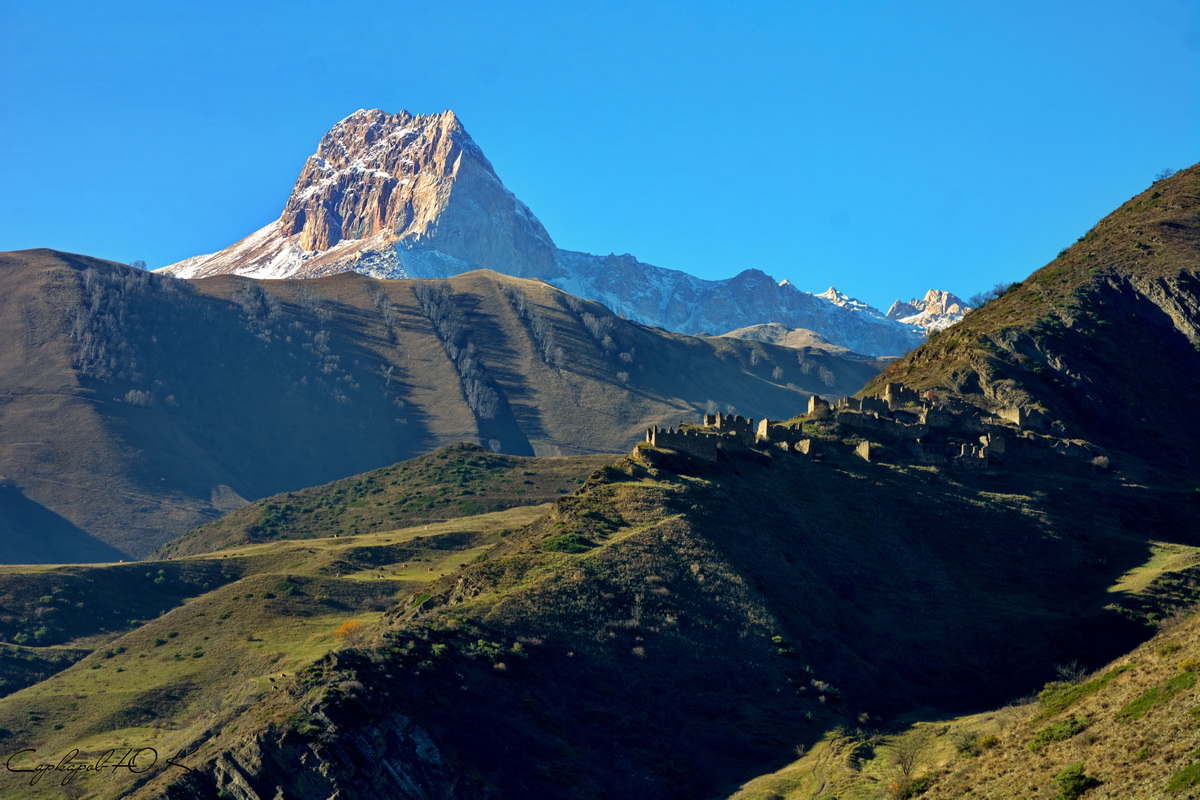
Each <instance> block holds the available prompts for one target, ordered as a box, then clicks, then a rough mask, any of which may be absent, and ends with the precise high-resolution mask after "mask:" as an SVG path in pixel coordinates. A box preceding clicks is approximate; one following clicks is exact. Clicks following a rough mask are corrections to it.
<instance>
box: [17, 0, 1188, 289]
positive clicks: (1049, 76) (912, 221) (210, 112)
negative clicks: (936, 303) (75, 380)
mask: <svg viewBox="0 0 1200 800" xmlns="http://www.w3.org/2000/svg"><path fill="white" fill-rule="evenodd" d="M0 81H2V83H0V152H3V154H4V170H3V173H2V177H0V250H10V249H23V248H30V247H53V248H57V249H61V250H68V251H74V252H81V253H87V254H91V255H96V256H101V257H104V258H110V259H113V260H117V261H125V262H128V261H131V260H134V259H143V260H145V261H147V262H148V263H149V264H150V266H152V267H157V266H162V265H165V264H168V263H171V262H174V261H177V260H180V259H183V258H186V257H188V256H192V255H196V254H198V253H205V252H211V251H213V250H218V249H220V248H222V247H224V246H226V245H228V244H230V243H232V242H233V241H235V240H237V239H239V238H241V237H242V236H244V235H246V234H248V233H250V232H252V231H254V230H255V229H257V228H259V227H260V226H262V225H264V224H266V223H267V222H269V221H270V220H271V219H273V218H275V217H276V216H278V214H279V212H280V210H281V209H282V207H283V203H284V201H285V199H286V197H287V195H288V193H289V192H290V190H291V187H292V183H293V182H294V180H295V178H296V175H297V173H298V172H299V170H300V167H301V165H302V164H303V162H304V159H305V158H306V157H307V156H308V154H309V153H311V152H313V151H314V150H315V148H316V145H317V141H318V140H319V138H320V136H321V134H322V133H324V132H325V131H326V130H327V129H328V128H329V127H331V126H332V125H333V123H335V122H337V121H338V120H339V119H341V118H342V117H344V116H346V115H347V114H350V113H351V112H353V111H354V110H356V109H358V108H382V109H385V110H387V111H393V112H394V111H398V110H400V109H407V110H409V111H411V112H413V113H431V112H437V111H441V110H444V109H448V108H449V109H453V110H454V111H456V112H457V113H458V115H459V116H460V118H461V119H462V120H463V123H464V124H465V125H466V127H467V130H468V131H469V132H470V133H471V135H472V136H473V137H474V138H475V140H476V141H477V142H478V143H479V145H480V146H481V147H482V148H483V150H484V152H485V153H486V154H487V155H488V157H489V159H490V160H491V161H492V163H493V165H494V166H495V168H496V170H497V172H498V173H499V174H500V177H501V178H502V179H503V180H504V182H505V183H506V185H507V186H508V187H509V188H510V189H511V190H512V191H513V192H514V193H515V194H516V195H517V196H518V197H520V198H521V199H522V200H524V201H525V202H526V203H527V204H528V205H529V206H530V208H531V209H532V210H533V212H534V213H535V214H536V215H537V216H538V217H539V218H540V219H541V220H542V222H543V223H544V224H545V225H546V228H547V229H548V230H549V232H550V234H551V236H553V238H554V240H555V242H556V243H557V244H558V245H559V246H560V247H564V248H568V249H575V250H585V251H589V252H593V253H601V254H603V253H609V252H617V253H625V252H629V253H633V254H634V255H635V256H637V257H638V258H640V259H642V260H643V261H648V262H650V263H654V264H658V265H660V266H665V267H673V268H678V269H684V270H688V271H690V272H693V273H695V274H697V275H701V276H703V277H708V278H720V277H727V276H729V275H732V274H734V273H736V272H738V271H740V270H742V269H745V268H748V267H757V268H760V269H763V270H765V271H766V272H768V273H770V274H771V275H773V276H775V277H776V278H777V279H783V278H788V279H790V280H791V281H792V282H793V283H795V284H796V285H797V286H799V287H800V288H803V289H807V290H810V291H821V290H823V289H824V288H825V287H826V286H828V285H829V284H831V283H832V284H836V285H837V286H838V287H839V288H840V289H842V290H843V291H846V292H847V293H849V294H852V295H855V296H858V297H860V298H861V299H863V300H866V301H868V302H871V303H874V304H876V305H884V306H886V304H888V303H889V302H890V301H891V300H893V299H895V298H896V297H900V296H903V297H905V298H907V297H908V296H910V295H913V294H917V293H921V292H924V291H925V289H927V288H930V287H937V288H944V289H949V290H951V291H954V292H956V293H959V294H961V295H964V296H966V295H969V294H971V293H973V292H975V291H978V290H980V289H983V288H986V287H988V286H990V285H991V284H992V283H994V282H996V281H1000V280H1006V279H1007V280H1016V279H1020V278H1022V277H1024V276H1025V275H1026V274H1028V273H1029V272H1031V271H1032V270H1034V269H1036V268H1037V267H1040V266H1041V265H1042V264H1044V263H1045V262H1047V261H1048V260H1050V259H1051V258H1053V257H1054V255H1055V254H1056V253H1057V251H1058V250H1059V249H1060V248H1062V247H1064V246H1066V245H1067V244H1069V243H1071V242H1073V241H1074V240H1075V239H1076V238H1077V237H1078V236H1080V235H1082V234H1083V233H1084V232H1085V231H1086V230H1087V229H1088V228H1089V227H1090V226H1091V225H1092V224H1093V223H1095V222H1096V220H1097V219H1099V218H1100V217H1102V216H1103V215H1104V214H1106V213H1107V212H1109V211H1110V210H1112V209H1113V208H1115V207H1116V206H1117V205H1118V204H1120V203H1121V202H1123V201H1124V200H1126V199H1127V198H1128V197H1129V196H1131V195H1132V194H1134V193H1136V192H1138V191H1140V190H1142V189H1143V188H1144V187H1146V186H1147V185H1148V184H1149V183H1150V182H1151V181H1152V180H1153V178H1154V176H1155V174H1156V173H1158V172H1159V171H1161V170H1162V169H1163V168H1166V167H1173V168H1182V167H1184V166H1187V165H1190V164H1192V163H1194V162H1195V161H1197V160H1200V4H1198V3H1196V2H1195V0H1129V2H1104V1H1103V0H1100V1H1098V2H1096V1H1093V2H1054V1H1053V0H1037V1H1036V2H1021V1H1018V2H1002V3H979V2H970V1H969V0H959V1H957V2H940V1H938V0H922V2H882V0H880V1H879V2H859V1H857V0H840V1H838V2H831V1H830V0H824V1H823V2H819V3H817V2H795V1H793V2H787V3H773V2H738V3H735V2H728V0H726V2H720V3H715V2H706V1H705V0H699V1H689V2H670V3H665V2H647V0H640V1H639V2H591V1H590V0H576V1H574V2H569V3H568V2H561V0H555V1H554V2H545V3H541V2H527V3H522V2H495V0H491V2H473V0H466V1H465V2H456V3H415V2H413V3H400V2H388V3H383V2H380V3H363V2H355V1H354V0H350V1H349V2H341V3H332V2H304V1H303V0H301V1H299V2H288V3H254V2H245V1H244V0H242V1H241V2H225V1H224V0H210V1H209V2H205V3H182V2H162V0H154V1H153V2H121V1H120V0H116V1H115V2H106V3H97V2H90V1H89V2H87V3H82V2H54V3H30V2H19V3H18V2H14V0H0Z"/></svg>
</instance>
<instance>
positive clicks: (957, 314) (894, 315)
mask: <svg viewBox="0 0 1200 800" xmlns="http://www.w3.org/2000/svg"><path fill="white" fill-rule="evenodd" d="M970 310H971V307H970V306H968V305H967V304H966V302H964V301H963V300H962V298H960V297H958V295H956V294H954V293H952V292H946V291H943V290H941V289H930V290H929V291H927V292H926V293H925V297H924V298H922V299H920V300H918V299H916V298H913V299H912V300H909V301H908V302H907V303H905V302H904V301H902V300H897V301H896V302H894V303H892V307H891V308H889V309H888V311H887V316H888V317H889V318H891V319H894V320H898V321H899V322H903V323H906V324H908V325H917V326H919V327H921V328H924V329H925V330H926V331H939V330H941V329H942V328H946V327H949V326H950V325H953V324H954V323H956V322H958V321H959V320H960V319H962V318H963V316H964V315H965V314H966V313H967V312H968V311H970Z"/></svg>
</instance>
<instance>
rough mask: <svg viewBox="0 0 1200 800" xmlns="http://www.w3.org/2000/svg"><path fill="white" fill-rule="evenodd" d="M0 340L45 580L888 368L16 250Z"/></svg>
mask: <svg viewBox="0 0 1200 800" xmlns="http://www.w3.org/2000/svg"><path fill="white" fill-rule="evenodd" d="M0 326H3V330H6V331H9V332H10V333H9V335H8V336H6V337H4V338H3V344H2V345H0V380H2V388H0V478H3V479H5V480H6V483H5V484H3V487H4V498H3V501H4V502H5V503H7V504H9V505H13V506H14V507H15V506H22V505H23V506H25V507H26V510H25V511H22V512H21V513H20V514H14V515H13V516H11V517H9V518H8V520H9V521H8V523H7V525H6V527H5V528H4V529H3V530H0V533H3V534H4V535H5V536H6V537H7V538H8V540H9V542H10V544H11V545H12V546H11V547H9V548H6V551H7V552H9V553H13V554H17V553H19V554H20V555H19V557H20V558H21V559H22V560H25V561H43V562H44V561H79V560H94V559H101V558H114V557H121V556H135V557H140V556H144V555H146V554H147V553H149V552H150V551H151V550H153V549H154V547H156V546H158V545H159V544H162V543H163V542H165V541H167V540H169V539H171V538H173V537H175V536H177V535H179V534H181V533H183V532H184V531H186V530H188V529H189V528H191V527H194V526H195V525H198V524H201V523H203V522H205V521H208V520H211V519H212V518H214V517H216V516H218V515H220V514H222V513H225V512H228V511H230V510H233V509H235V508H237V507H238V506H239V505H241V504H244V502H245V501H246V500H253V499H256V498H260V497H264V496H267V495H271V494H275V493H278V492H281V491H286V490H291V489H297V488H300V487H304V486H312V485H316V484H320V483H324V482H327V481H330V480H334V479H337V478H340V477H344V476H346V475H351V474H356V473H360V472H363V471H365V470H368V469H375V468H379V467H383V466H386V465H389V464H393V463H395V462H397V461H399V460H402V459H404V458H408V457H412V456H415V455H419V454H420V453H424V452H428V451H430V450H433V449H435V448H437V447H439V446H444V445H448V444H452V443H454V442H458V441H464V440H465V441H472V442H478V443H480V444H483V445H485V446H490V447H493V448H498V449H500V450H502V451H504V452H507V453H510V454H516V455H542V456H560V455H573V454H587V453H598V452H619V451H623V450H627V449H628V448H629V447H630V446H632V444H633V442H635V441H636V440H637V439H639V438H640V436H641V431H642V430H643V429H644V428H645V427H646V426H648V425H651V424H659V423H667V424H669V423H674V422H676V421H677V420H678V419H679V418H680V417H687V418H690V417H692V416H694V415H695V413H696V412H697V410H699V409H702V408H704V407H706V406H713V407H720V408H722V409H725V408H737V409H740V410H744V411H749V410H751V409H753V410H754V411H756V412H758V413H769V414H774V415H776V416H783V415H785V414H789V413H790V412H791V411H792V410H793V409H794V408H795V407H796V406H798V405H800V404H802V403H803V402H804V400H805V398H806V397H807V396H808V394H809V393H812V392H822V393H841V394H846V393H851V392H853V391H856V390H857V389H858V388H859V387H860V386H861V385H862V383H863V382H864V381H865V380H866V379H868V378H869V377H870V375H871V373H872V370H871V368H870V367H869V366H867V367H864V365H863V364H861V363H858V362H855V363H850V362H843V361H842V360H839V359H838V358H836V357H832V356H827V355H824V354H814V355H812V356H805V355H797V353H795V352H793V351H790V350H786V349H784V348H778V347H772V346H771V345H763V344H758V343H749V342H737V341H732V340H729V341H725V340H722V341H706V340H701V339H696V338H693V337H687V336H681V335H676V334H667V333H664V332H661V331H656V330H652V329H649V328H645V327H642V326H638V325H634V324H632V323H628V322H625V321H623V320H620V319H618V318H617V317H615V316H614V315H612V314H611V313H609V312H608V311H607V310H606V309H604V308H603V307H602V306H599V305H597V304H594V303H589V302H583V301H579V300H577V299H575V298H572V297H570V296H569V295H566V294H564V293H563V292H560V291H558V290H556V289H553V288H552V287H549V286H547V285H545V284H543V283H540V282H537V281H526V280H520V279H515V278H508V277H505V276H501V275H498V274H495V273H489V272H474V273H468V274H466V275H460V276H457V277H455V278H453V279H450V280H448V281H428V282H422V281H390V282H389V281H377V280H373V279H369V278H365V277H362V276H359V275H355V274H341V275H336V276H332V277H329V278H322V279H315V280H309V281H267V282H256V281H251V280H248V279H242V278H236V277H220V278H212V279H206V280H201V281H196V282H186V281H180V280H176V279H172V278H167V277H163V276H160V275H155V274H150V273H145V272H140V271H138V270H134V269H132V268H129V267H124V266H122V265H119V264H113V263H111V262H103V261H99V260H97V259H90V258H87V257H84V256H73V255H68V254H63V253H55V252H53V251H48V250H34V251H24V252H20V253H6V254H0ZM26 519H28V520H30V522H29V523H28V524H23V523H22V524H18V523H21V521H22V520H26ZM35 520H37V521H36V522H35ZM89 537H91V538H90V539H89ZM92 539H95V540H98V541H94V542H93V541H92Z"/></svg>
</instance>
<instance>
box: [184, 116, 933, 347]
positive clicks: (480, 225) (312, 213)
mask: <svg viewBox="0 0 1200 800" xmlns="http://www.w3.org/2000/svg"><path fill="white" fill-rule="evenodd" d="M477 268H485V269H492V270H496V271H497V272H502V273H505V274H507V275H513V276H516V277H524V278H537V279H540V280H544V281H546V282H548V283H551V284H553V285H555V286H558V287H559V288H561V289H565V290H566V291H569V292H571V293H573V294H575V295H577V296H579V297H583V298H586V299H589V300H597V301H599V302H602V303H604V304H605V305H607V306H608V307H609V308H611V309H612V310H613V311H615V312H617V313H619V314H622V315H624V316H625V317H626V318H628V319H631V320H633V321H635V322H641V323H644V324H647V325H657V326H660V327H663V328H666V329H668V330H673V331H679V332H682V333H710V334H718V333H722V332H724V331H728V330H733V329H735V328H742V327H745V326H747V325H755V324H760V323H767V322H778V323H781V324H783V325H786V326H788V327H789V328H809V329H813V330H816V331H817V332H818V333H820V334H821V335H822V336H824V337H825V338H826V339H828V340H829V341H830V342H833V343H835V344H837V345H840V346H843V347H848V348H850V349H852V350H857V351H860V352H863V353H868V354H871V355H898V354H900V353H904V352H907V351H908V350H911V349H912V348H913V347H916V346H917V345H918V344H920V343H921V342H922V341H923V340H924V333H923V331H922V329H921V328H920V327H918V326H916V325H911V324H907V323H904V322H899V321H897V320H892V319H888V318H887V317H886V316H885V315H884V314H882V313H881V312H880V311H878V310H877V309H874V308H872V307H870V306H868V305H867V304H865V303H859V302H857V301H853V302H840V301H839V298H831V297H828V296H826V295H814V294H810V293H808V292H803V291H800V290H798V289H796V287H795V286H793V285H792V284H790V283H789V282H787V281H782V282H776V281H775V280H774V279H772V278H771V277H769V276H768V275H766V274H765V273H763V272H762V271H760V270H745V271H743V272H741V273H740V274H738V275H736V276H735V277H733V278H729V279H726V280H719V281H710V280H701V279H700V278H696V277H695V276H693V275H689V274H688V273H686V272H681V271H679V270H671V269H664V268H662V267H657V266H654V265H652V264H646V263H643V262H641V261H638V260H637V259H636V258H634V257H633V256H631V255H628V254H626V255H608V256H596V255H590V254H587V253H578V252H572V251H567V250H559V249H558V248H557V247H555V245H554V242H553V241H552V240H551V238H550V235H549V234H548V233H547V232H546V229H545V228H544V227H543V226H542V224H541V223H540V222H539V221H538V220H537V218H536V217H535V216H534V215H533V214H532V213H531V212H530V210H529V209H528V208H527V207H526V206H525V205H524V204H523V203H521V202H520V201H519V200H518V199H517V198H516V197H514V196H513V194H512V193H511V192H509V191H508V189H506V188H505V187H504V184H503V183H502V182H501V181H500V178H499V177H498V176H497V175H496V172H495V170H493V169H492V165H491V164H490V163H489V162H488V160H487V158H485V157H484V155H483V152H482V150H480V148H479V146H478V145H476V144H475V142H474V141H473V140H472V139H471V137H470V136H469V135H468V134H467V132H466V130H465V129H464V128H463V126H462V123H461V122H459V120H458V118H457V117H456V116H455V115H454V114H453V112H450V111H446V112H443V113H441V114H436V115H430V116H414V115H412V114H409V113H408V112H405V111H402V112H400V113H399V114H387V113H385V112H383V111H378V110H372V111H357V112H355V113H354V114H351V115H350V116H349V117H347V118H346V119H344V120H342V121H341V122H339V123H338V124H337V125H335V126H334V127H333V129H332V130H330V131H329V133H327V134H325V136H324V137H323V138H322V139H321V143H320V145H319V146H318V148H317V152H316V153H314V154H313V155H312V156H310V157H309V158H308V160H307V161H306V162H305V164H304V167H303V168H302V169H301V172H300V176H299V178H298V179H297V180H296V185H295V187H294V188H293V190H292V194H291V197H290V198H289V199H288V201H287V204H286V205H285V207H284V209H283V213H282V214H281V215H280V217H279V219H277V220H275V221H274V222H272V223H271V224H269V225H267V226H266V227H264V228H262V229H261V230H259V231H257V232H255V233H253V234H251V235H250V236H248V237H246V238H245V239H243V240H241V241H239V242H237V243H235V244H233V245H231V246H230V247H227V248H225V249H224V250H221V251H220V252H217V253H211V254H208V255H203V256H195V257H193V258H189V259H187V260H185V261H181V262H179V263H177V264H172V265H170V266H167V267H164V268H163V269H162V271H163V272H167V273H170V274H173V275H175V276H177V277H181V278H202V277H208V276H213V275H223V274H237V275H243V276H246V277H251V278H273V279H277V278H312V277H319V276H323V275H329V274H333V273H336V272H345V271H354V272H359V273H362V274H365V275H369V276H372V277H376V278H444V277H449V276H452V275H458V274H460V273H463V272H468V271H470V270H472V269H477ZM839 297H840V296H839Z"/></svg>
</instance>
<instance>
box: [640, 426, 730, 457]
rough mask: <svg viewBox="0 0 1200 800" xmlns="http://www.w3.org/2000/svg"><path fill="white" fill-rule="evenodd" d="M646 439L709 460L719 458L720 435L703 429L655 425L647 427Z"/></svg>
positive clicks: (651, 442)
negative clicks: (663, 427) (691, 429)
mask: <svg viewBox="0 0 1200 800" xmlns="http://www.w3.org/2000/svg"><path fill="white" fill-rule="evenodd" d="M646 441H647V442H649V443H650V444H652V445H653V446H655V447H663V448H666V449H667V450H675V451H676V452H679V453H686V454H688V455H690V456H695V457H696V458H703V459H705V460H707V461H716V460H717V450H718V447H717V441H718V437H716V436H714V435H712V434H711V433H704V432H701V431H684V430H675V429H674V428H667V429H666V430H664V429H662V428H660V427H658V426H657V425H655V426H654V427H653V428H647V429H646Z"/></svg>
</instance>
